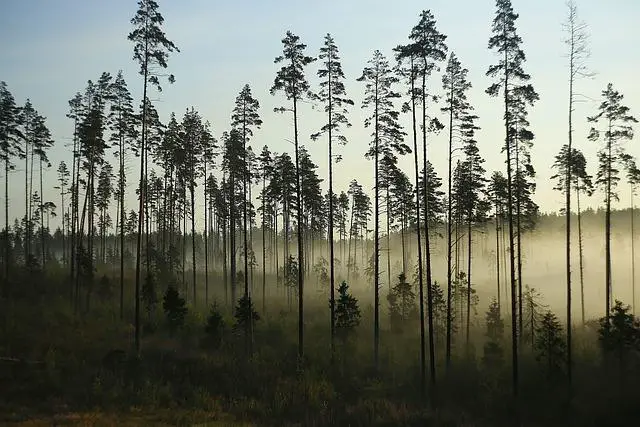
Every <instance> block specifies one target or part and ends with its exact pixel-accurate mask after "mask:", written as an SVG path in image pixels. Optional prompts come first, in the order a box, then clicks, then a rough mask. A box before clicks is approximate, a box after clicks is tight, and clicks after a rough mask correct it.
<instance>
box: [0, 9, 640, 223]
mask: <svg viewBox="0 0 640 427" xmlns="http://www.w3.org/2000/svg"><path fill="white" fill-rule="evenodd" d="M159 3H160V10H161V12H162V14H163V15H164V17H165V27H164V28H165V31H166V33H167V35H168V37H169V38H170V39H171V40H173V41H174V42H175V43H176V44H177V45H178V47H179V48H180V49H181V51H182V52H181V53H178V54H174V55H172V57H171V58H170V59H169V71H170V72H171V73H173V74H175V76H176V84H175V85H173V86H169V85H165V90H164V91H163V92H162V93H161V94H159V95H157V96H153V98H154V99H156V100H157V101H156V107H157V108H158V110H159V111H160V114H161V117H162V119H163V120H166V119H167V118H168V116H169V113H170V112H171V111H175V112H176V113H177V114H178V115H179V116H181V115H182V113H183V112H184V110H185V109H186V108H188V107H191V106H194V107H195V108H196V109H197V110H199V111H200V112H201V113H202V114H203V116H204V117H205V118H206V119H208V120H209V121H210V122H211V123H212V125H213V129H214V133H215V134H216V136H219V135H221V133H222V132H223V131H224V130H226V129H227V128H228V126H229V116H230V111H231V108H232V106H233V101H234V99H235V96H236V95H237V93H238V92H239V90H240V89H241V88H242V86H243V85H244V84H245V83H250V84H251V86H252V88H253V92H254V95H255V96H256V97H257V98H258V100H259V101H260V103H261V107H262V108H261V114H262V117H263V120H264V125H263V127H262V129H261V130H260V131H258V132H256V134H255V137H254V139H253V142H252V145H253V146H254V149H255V150H256V151H259V150H260V148H261V147H262V146H263V145H264V144H267V145H269V147H270V148H271V150H272V151H279V152H281V151H285V150H286V151H291V148H292V147H291V146H290V144H289V143H287V142H285V141H284V139H291V135H292V130H291V129H292V127H291V124H290V119H289V116H281V115H278V114H274V113H273V112H272V110H273V107H275V106H277V105H280V104H281V103H282V102H283V101H282V98H281V97H280V96H276V97H274V96H271V95H270V94H269V93H268V90H269V88H270V86H271V84H272V82H273V78H274V75H275V72H276V71H277V66H276V65H275V64H273V59H274V57H275V56H277V55H278V54H279V53H280V52H281V43H280V40H281V38H282V36H283V34H284V33H285V31H287V30H291V31H293V32H294V33H296V34H297V35H299V36H300V37H301V39H302V41H303V42H305V43H306V44H307V45H308V53H309V54H311V55H317V52H318V49H319V48H320V46H321V44H322V40H323V37H324V35H325V34H326V33H327V32H330V33H331V34H332V35H333V36H334V38H335V40H336V42H337V44H338V46H339V48H340V50H341V56H342V59H343V67H344V71H345V74H346V75H347V79H348V81H347V83H346V85H347V91H348V93H349V95H350V96H351V97H352V98H353V99H354V101H355V102H356V107H354V108H353V109H352V113H351V115H350V119H351V122H352V124H353V128H352V129H350V130H349V131H348V132H347V133H346V134H347V136H348V138H349V144H348V146H347V147H344V148H341V149H340V151H341V153H342V154H343V156H344V158H345V162H343V163H342V164H339V165H338V166H337V169H336V189H337V191H340V190H342V189H345V190H346V187H347V185H348V182H349V181H350V180H351V179H353V178H356V179H358V181H360V182H361V183H363V184H364V185H365V186H366V187H369V188H370V187H371V184H372V175H373V174H372V171H373V170H372V168H373V166H372V164H371V162H369V161H367V160H365V159H364V158H363V153H364V152H365V151H366V146H367V144H368V142H369V136H368V134H369V131H365V130H364V128H363V125H362V122H363V119H364V116H365V114H364V112H363V111H362V110H361V109H360V102H361V99H362V94H363V89H364V88H363V84H362V83H359V82H356V81H355V79H356V78H357V77H359V76H360V74H361V71H362V68H363V67H364V66H365V64H366V61H367V60H368V59H369V58H370V57H371V54H372V52H373V50H375V49H380V50H381V51H382V52H383V53H384V54H386V55H388V56H389V57H391V55H392V52H391V49H392V48H393V47H394V46H396V45H397V44H399V43H405V42H406V38H407V35H408V33H409V31H410V29H411V27H412V26H413V25H415V23H416V22H417V20H418V15H419V13H420V11H421V10H422V9H424V8H429V9H431V11H432V12H433V14H434V15H435V17H436V19H437V22H438V28H439V30H440V31H441V32H443V33H445V34H446V35H448V39H447V44H448V46H449V49H450V50H452V51H454V52H455V53H456V54H457V56H458V57H459V59H460V60H461V61H462V63H463V65H464V66H466V67H467V68H469V69H470V72H469V77H470V80H471V82H472V84H473V85H474V87H473V89H472V91H471V93H470V100H471V102H472V103H473V104H474V105H475V107H476V110H477V114H478V115H479V116H480V120H479V125H480V126H481V128H482V130H481V131H480V133H479V146H480V149H481V152H482V154H483V156H484V157H485V158H486V160H487V163H486V167H487V169H488V171H489V172H491V171H493V170H496V169H500V170H502V169H503V156H502V155H501V154H500V144H501V143H502V140H503V132H504V131H503V129H502V127H501V117H502V115H501V114H502V113H501V108H502V107H501V104H500V101H499V100H498V99H491V98H489V97H488V96H487V95H486V94H485V93H484V90H485V88H486V87H487V86H488V85H489V84H490V83H491V82H490V81H489V79H487V78H486V77H485V75H484V73H485V71H486V69H487V67H488V66H489V65H490V64H492V63H493V62H494V61H495V57H494V55H493V53H492V52H490V51H488V50H487V40H488V38H489V37H490V25H491V20H492V19H493V15H494V8H495V4H494V1H492V0H484V1H476V0H473V1H472V0H466V1H458V2H453V1H443V0H432V1H430V2H419V1H415V0H404V1H396V2H389V1H386V2H383V1H381V0H368V1H366V0H349V1H335V0H327V1H323V2H315V1H314V2H312V1H293V0H273V1H258V0H253V1H249V0H238V1H217V0H213V1H212V0H192V1H176V0H171V1H169V0H160V1H159ZM513 5H514V8H515V10H516V11H517V12H518V13H520V19H519V20H518V29H519V32H520V35H521V36H522V38H523V41H524V46H523V47H524V50H525V52H526V54H527V59H528V61H527V63H526V65H525V67H526V70H527V71H528V72H529V73H530V74H531V75H532V83H533V85H534V86H535V88H536V89H537V91H538V92H539V94H540V98H541V99H540V101H539V102H538V103H537V105H536V106H535V107H534V108H533V109H532V110H531V113H530V120H531V124H532V130H533V131H534V132H535V134H536V140H535V146H534V149H533V163H534V166H535V168H536V170H537V172H538V191H537V194H536V201H537V202H538V203H539V205H540V207H541V209H542V210H543V211H551V210H557V209H558V208H559V207H560V204H561V201H562V198H561V196H560V195H559V194H557V193H556V192H554V191H553V190H552V187H553V185H552V184H551V183H550V181H549V177H550V176H551V175H552V171H551V169H550V165H551V163H552V162H553V156H554V155H555V154H556V153H557V151H558V150H559V148H560V146H561V145H562V144H563V143H565V141H566V115H567V113H566V111H567V100H566V98H567V96H566V94H567V91H568V89H567V66H566V60H565V58H564V56H563V55H564V53H565V50H566V48H565V45H564V44H563V39H564V34H563V32H562V29H561V23H562V22H563V21H564V19H565V16H566V6H565V3H564V1H563V0H538V1H534V2H532V1H525V0H515V1H514V2H513ZM578 8H579V13H580V16H581V18H582V19H583V20H584V21H586V22H587V24H588V25H589V28H590V32H591V51H592V57H591V59H590V65H591V68H592V69H593V70H594V71H595V72H597V75H596V77H595V78H594V79H592V80H589V81H581V82H579V83H578V85H577V87H578V91H579V92H581V93H584V94H585V95H588V96H590V97H592V98H598V97H599V95H600V91H601V90H602V89H603V88H604V87H605V86H606V84H607V82H609V81H611V82H613V83H614V86H615V87H616V88H617V89H618V90H620V91H621V92H622V93H623V94H624V95H625V102H626V104H627V105H628V106H629V107H631V109H632V112H633V113H635V114H636V115H637V116H638V117H640V85H638V83H637V80H636V79H635V77H636V76H637V70H638V68H639V66H640V49H638V46H640V30H638V27H637V25H638V22H639V18H640V2H639V1H637V0H611V1H606V2H605V1H602V0H583V1H578ZM135 10H136V2H135V1H133V0H127V1H125V0H110V1H87V0H65V1H62V0H59V1H52V0H2V1H1V2H0V40H1V42H0V58H1V59H0V64H1V66H0V80H5V81H6V82H7V84H8V85H9V89H10V90H11V91H12V93H13V94H14V96H15V97H16V100H17V102H18V103H20V104H22V103H23V102H24V100H25V99H26V98H27V97H29V98H30V99H31V100H32V102H33V104H34V105H35V107H36V108H37V109H38V110H39V111H40V113H41V114H43V115H45V116H46V117H47V123H48V125H49V127H50V129H51V131H52V133H53V136H54V138H55V141H56V148H55V149H54V151H53V152H52V153H51V155H50V157H51V159H52V160H53V162H54V166H56V167H57V164H58V162H59V161H60V160H62V159H69V152H68V148H65V147H64V145H65V144H68V143H69V142H70V138H71V136H72V125H71V122H70V121H69V120H68V119H67V118H66V117H65V114H66V112H67V109H68V107H67V101H68V100H69V99H70V98H71V97H72V96H73V95H74V94H75V92H76V91H78V90H82V89H83V88H84V87H85V85H86V81H87V80H88V79H93V80H95V79H97V78H98V76H99V75H100V73H102V72H103V71H109V72H111V73H112V74H114V75H115V73H116V72H117V71H118V70H119V69H122V70H123V71H124V73H125V78H126V79H127V82H128V84H129V88H130V90H131V91H132V93H133V94H134V96H135V97H136V104H137V103H138V102H139V99H140V93H141V81H140V79H139V76H138V75H137V70H138V65H137V64H135V63H134V62H133V61H132V59H131V57H132V45H131V43H130V42H129V41H128V40H127V38H126V37H127V34H128V32H129V31H130V29H131V26H130V23H129V20H130V19H131V17H132V16H133V14H134V13H135ZM316 70H317V65H315V64H314V65H312V66H311V67H309V70H308V76H309V79H310V81H311V83H312V85H314V87H317V86H316V84H317V79H316V78H315V72H316ZM429 85H430V90H431V92H434V93H438V92H440V91H441V86H442V84H441V76H440V74H436V75H434V76H433V77H432V79H431V81H430V83H429ZM596 107H597V102H595V101H590V102H585V103H583V104H580V105H578V106H577V111H576V114H575V128H576V138H575V141H576V145H577V146H578V147H579V148H582V149H584V151H585V153H586V154H587V156H588V159H589V160H590V161H591V162H592V163H591V164H590V165H589V166H590V170H591V171H592V172H595V164H594V163H593V161H594V159H595V157H594V153H595V147H594V146H593V144H592V143H590V142H588V141H586V134H587V132H588V124H587V123H586V118H585V117H586V116H587V115H591V114H593V113H594V112H595V109H596ZM436 108H439V106H437V107H434V108H432V113H434V112H436ZM406 119H408V117H405V118H404V120H405V123H407V122H406ZM322 120H323V116H322V114H321V113H319V112H318V110H312V109H311V108H310V107H308V106H306V107H305V108H303V111H302V114H301V119H300V129H301V131H300V135H301V137H302V140H303V141H305V140H306V141H307V142H306V144H305V145H306V146H307V147H308V148H309V151H310V152H311V154H312V156H313V159H314V160H315V162H316V163H318V164H319V165H320V168H321V170H320V174H321V176H323V175H324V174H325V170H326V169H325V168H326V154H325V152H326V142H325V141H317V142H310V141H308V135H309V134H311V133H312V132H314V131H316V130H317V128H318V127H319V126H320V125H321V123H322ZM636 141H637V139H636V140H635V141H633V142H632V144H630V151H631V153H632V154H634V155H639V154H640V150H639V149H638V148H637V142H636ZM429 148H430V154H431V161H432V163H434V164H435V166H436V169H437V171H438V173H439V174H440V175H441V176H443V177H444V176H445V172H446V157H445V155H446V137H445V135H444V134H443V135H440V136H436V137H431V138H430V146H429ZM409 161H410V158H409V157H407V158H406V159H405V160H403V161H402V163H401V164H402V165H406V169H405V170H406V171H407V172H410V170H411V169H410V163H409ZM131 164H132V165H133V164H134V162H133V161H131ZM134 170H135V169H133V168H132V172H133V171H134ZM54 171H55V167H54V168H52V170H51V172H50V174H51V178H52V179H49V180H48V181H47V182H48V183H49V193H48V194H50V195H51V196H50V197H49V198H50V199H52V200H53V201H54V202H56V203H57V202H58V198H59V197H58V196H54V195H53V191H54V190H53V187H54V185H55V182H54V180H53V177H54ZM133 181H134V180H133V179H130V182H133ZM14 182H15V184H14V185H12V187H11V189H10V191H11V193H12V194H11V196H10V201H11V207H12V215H13V214H18V213H19V212H22V209H23V204H22V203H21V200H22V196H21V194H23V193H22V191H23V184H22V182H21V179H20V178H19V176H16V179H15V180H14ZM131 190H132V189H131ZM623 193H624V194H625V195H626V193H627V191H626V190H624V191H623ZM3 196H4V195H2V197H3ZM599 199H600V198H599V197H598V198H595V197H594V200H593V203H592V205H594V206H595V205H597V204H598V201H599ZM626 200H628V199H626V198H625V197H622V203H625V202H626Z"/></svg>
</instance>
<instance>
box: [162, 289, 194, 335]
mask: <svg viewBox="0 0 640 427" xmlns="http://www.w3.org/2000/svg"><path fill="white" fill-rule="evenodd" d="M162 309H163V310H164V314H165V316H166V317H167V324H168V325H169V331H170V332H171V334H172V335H173V334H174V333H175V332H176V330H178V329H180V328H182V326H183V325H184V319H185V317H186V316H187V312H188V309H187V305H186V303H185V301H184V298H182V297H180V294H179V293H178V291H177V289H176V288H175V287H174V286H173V285H171V286H169V288H167V292H165V294H164V297H163V299H162Z"/></svg>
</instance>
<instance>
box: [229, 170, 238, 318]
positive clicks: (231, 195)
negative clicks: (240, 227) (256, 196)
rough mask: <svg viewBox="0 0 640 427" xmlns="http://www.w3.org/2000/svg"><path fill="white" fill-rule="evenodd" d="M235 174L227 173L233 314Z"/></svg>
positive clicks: (233, 311) (234, 297) (233, 308)
mask: <svg viewBox="0 0 640 427" xmlns="http://www.w3.org/2000/svg"><path fill="white" fill-rule="evenodd" d="M235 174H236V171H229V188H230V189H229V208H230V210H231V211H230V215H229V218H230V220H229V240H230V242H229V243H230V249H229V256H230V257H231V258H230V264H231V265H230V268H231V310H232V313H235V306H236V302H237V297H236V286H237V283H236V280H237V275H236V223H237V221H236V200H235Z"/></svg>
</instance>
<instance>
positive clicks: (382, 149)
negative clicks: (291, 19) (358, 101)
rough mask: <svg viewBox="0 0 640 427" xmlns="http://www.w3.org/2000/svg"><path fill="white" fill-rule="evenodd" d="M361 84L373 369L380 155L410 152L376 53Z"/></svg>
mask: <svg viewBox="0 0 640 427" xmlns="http://www.w3.org/2000/svg"><path fill="white" fill-rule="evenodd" d="M358 80H359V81H363V82H365V85H366V86H365V98H364V100H363V102H362V107H363V108H370V109H371V115H370V116H369V117H367V118H366V119H365V122H364V125H365V127H371V128H373V129H372V135H371V136H372V138H373V140H372V142H371V143H370V146H369V151H368V152H367V153H366V155H365V156H366V157H368V158H370V159H371V158H372V159H373V161H374V173H375V178H374V214H373V216H374V232H373V233H374V243H373V253H374V277H373V286H374V303H373V305H374V326H373V329H374V333H373V337H374V361H375V365H376V368H377V367H378V360H379V359H378V358H379V350H380V283H379V282H380V231H379V227H380V223H379V216H380V212H379V204H380V195H379V194H380V179H379V169H380V163H379V158H380V155H382V156H384V155H385V154H388V153H389V154H390V153H394V152H397V153H398V154H401V155H403V154H406V153H409V152H411V149H410V148H409V146H408V145H406V144H405V143H404V142H403V137H404V135H405V133H404V132H403V131H402V128H401V126H400V124H399V123H398V116H399V112H398V110H396V109H395V107H394V105H393V103H394V100H395V99H396V98H399V97H400V94H398V93H397V92H396V91H395V90H394V85H395V84H396V83H397V82H398V78H397V77H396V76H395V75H394V73H393V70H392V68H391V67H390V66H389V62H388V61H387V59H386V58H385V57H384V56H383V55H382V53H381V52H380V51H378V50H376V51H375V52H374V53H373V58H372V59H371V60H369V65H368V66H367V67H365V69H364V70H363V72H362V76H361V77H360V78H359V79H358Z"/></svg>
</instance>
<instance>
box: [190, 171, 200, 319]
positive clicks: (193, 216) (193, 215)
mask: <svg viewBox="0 0 640 427" xmlns="http://www.w3.org/2000/svg"><path fill="white" fill-rule="evenodd" d="M190 187H191V188H190V189H189V192H190V193H191V269H192V270H193V271H192V276H191V277H192V279H193V284H192V286H193V307H194V308H195V307H196V306H197V305H198V296H197V282H196V274H197V272H196V196H195V192H196V191H195V185H194V182H193V181H191V185H190Z"/></svg>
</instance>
